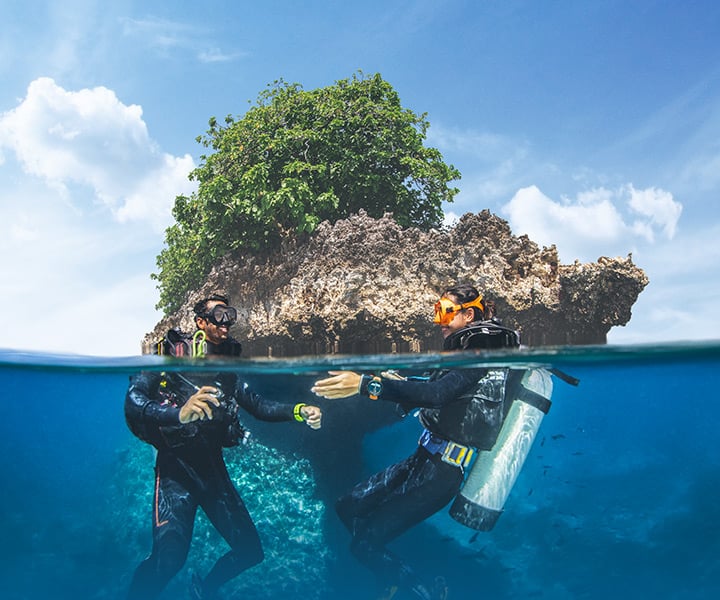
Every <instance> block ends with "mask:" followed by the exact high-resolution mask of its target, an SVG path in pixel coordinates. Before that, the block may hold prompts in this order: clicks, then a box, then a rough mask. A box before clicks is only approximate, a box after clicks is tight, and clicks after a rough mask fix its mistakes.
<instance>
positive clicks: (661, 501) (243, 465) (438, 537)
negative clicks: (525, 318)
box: [0, 342, 720, 600]
mask: <svg viewBox="0 0 720 600" xmlns="http://www.w3.org/2000/svg"><path fill="white" fill-rule="evenodd" d="M477 364H488V365H505V366H511V367H514V368H521V367H525V366H537V365H542V366H553V367H556V368H559V369H561V370H563V371H565V372H567V373H569V374H570V375H573V376H574V377H577V378H578V379H579V380H580V384H579V385H578V386H577V387H573V386H571V385H568V384H566V383H564V382H562V381H560V380H559V379H557V378H554V392H553V397H552V407H551V409H550V412H549V414H548V415H547V416H546V417H545V419H544V421H543V423H542V426H541V428H540V431H539V433H538V435H537V438H536V440H535V443H534V445H533V447H532V450H531V452H530V454H529V456H528V458H527V461H526V463H525V465H524V468H523V470H522V472H521V473H520V476H519V477H518V480H517V482H516V484H515V487H514V489H513V490H512V493H511V495H510V497H509V498H508V501H507V503H506V504H505V510H504V512H503V514H502V515H501V517H500V519H499V521H498V523H497V525H496V526H495V527H494V529H492V530H491V531H489V532H475V531H473V530H471V529H468V528H466V527H464V526H462V525H460V524H459V523H457V522H455V521H454V520H453V519H451V518H450V516H449V515H448V510H447V507H446V508H445V509H443V510H441V511H440V512H439V513H438V514H436V515H435V516H434V517H432V518H431V519H429V520H428V521H426V522H425V523H423V524H421V525H419V526H417V527H415V528H414V529H412V530H411V531H409V532H407V533H406V534H404V535H403V536H401V537H400V538H398V539H397V540H396V541H394V542H393V543H392V544H391V545H390V548H391V549H392V550H393V551H394V552H396V553H398V554H400V555H401V556H403V557H404V558H405V559H406V560H407V561H408V562H409V563H410V564H411V565H412V566H413V567H415V568H416V569H417V570H418V572H420V573H422V574H423V575H424V576H427V577H428V578H430V577H434V576H436V575H442V576H444V577H445V578H446V580H447V582H448V585H449V592H450V594H449V598H450V599H451V600H454V599H456V598H458V599H459V598H473V599H474V598H478V599H480V598H493V599H504V598H548V599H550V598H552V599H603V600H605V599H607V598H614V599H616V600H617V599H623V598H642V599H644V598H663V599H666V598H667V599H686V598H687V599H696V598H697V599H700V598H720V442H719V441H718V430H719V429H720V397H719V393H718V389H719V388H720V369H719V366H720V342H709V343H699V344H698V343H695V344H668V345H660V346H625V347H623V346H601V347H600V346H595V347H586V348H583V347H580V348H578V347H568V348H550V349H548V348H545V349H540V350H527V351H521V352H518V353H514V354H499V355H492V354H485V355H457V354H451V355H377V356H360V357H357V356H354V357H347V356H346V357H342V356H334V357H307V358H300V359H292V360H252V359H249V360H242V361H240V362H238V363H221V364H217V363H214V367H215V366H217V367H218V368H220V369H223V370H224V369H232V370H235V371H239V372H240V375H241V377H243V378H245V379H246V380H247V381H249V382H250V384H251V385H252V386H253V387H254V388H255V389H257V390H258V391H260V392H261V393H262V394H264V395H266V396H268V397H273V398H276V399H278V400H284V401H287V402H289V403H295V402H299V401H302V402H307V403H314V404H319V405H320V406H322V408H323V410H324V421H323V428H322V429H321V430H320V431H311V430H310V429H309V428H307V427H303V426H301V425H299V424H295V423H260V422H257V421H255V420H254V419H252V417H250V416H249V415H246V416H243V419H242V420H243V422H244V423H245V424H246V425H247V426H248V427H249V428H250V429H251V431H252V433H253V435H252V438H251V443H250V444H249V445H247V446H243V447H240V448H234V449H228V450H226V452H225V456H226V460H227V462H228V465H229V469H230V472H231V474H232V476H233V479H234V480H235V482H236V484H237V487H238V489H239V490H240V493H241V494H242V496H243V498H244V499H245V501H246V503H247V505H248V508H249V510H250V512H251V514H252V515H253V518H254V520H255V523H256V525H257V527H258V530H259V532H260V535H261V537H262V539H263V543H264V547H265V551H266V559H265V561H264V562H263V563H262V564H261V565H259V566H257V567H255V568H253V569H251V570H249V571H247V572H246V573H244V574H242V575H241V576H239V577H238V578H237V579H236V580H235V581H233V582H232V583H231V584H228V585H227V586H226V588H225V589H224V591H225V597H226V598H235V599H240V598H242V599H245V600H252V599H254V598H258V599H261V598H262V599H267V598H273V599H275V598H283V599H285V598H304V599H312V598H318V599H324V598H336V597H340V598H349V599H355V598H357V599H360V598H365V599H369V598H373V597H374V592H375V589H374V586H373V581H372V577H371V576H370V575H369V574H368V572H366V571H365V570H364V568H363V567H362V566H360V565H359V564H358V563H356V562H355V561H354V560H353V558H352V557H351V556H350V554H349V550H348V542H349V536H348V534H347V532H345V531H344V529H343V528H342V526H341V525H340V523H339V521H338V519H337V517H336V515H335V512H334V508H333V505H334V501H335V499H336V498H337V497H338V496H339V495H340V494H342V493H343V492H345V491H347V490H348V489H349V488H350V487H351V486H352V485H353V484H354V483H356V482H358V481H360V480H362V479H363V478H365V477H366V476H368V475H369V474H371V473H373V472H375V471H377V470H379V469H381V468H383V467H385V466H386V465H388V464H390V463H392V462H394V461H397V460H400V459H402V458H404V457H406V456H408V455H409V454H411V453H412V452H413V450H414V447H415V445H416V442H417V437H418V435H419V433H420V430H421V427H420V425H419V423H418V421H417V419H416V418H414V417H413V416H412V415H410V416H407V417H404V418H402V417H400V416H399V415H398V414H397V413H396V411H395V410H394V409H393V406H392V405H390V404H388V403H383V402H377V403H372V402H370V401H369V400H367V399H359V398H357V397H355V398H350V399H345V400H336V401H327V400H323V401H320V400H318V399H317V398H315V397H314V396H313V395H312V394H311V393H310V392H309V389H310V386H311V384H312V382H313V381H315V380H316V379H318V378H319V377H321V376H323V375H324V374H325V373H326V371H327V370H328V369H337V368H348V369H353V370H363V371H365V372H369V371H380V370H383V369H385V368H397V369H400V370H403V369H405V370H407V371H408V372H411V373H419V372H422V371H424V370H427V369H432V368H436V367H442V366H454V367H461V368H462V367H466V366H471V365H477ZM202 368H203V366H202V365H199V364H198V363H184V364H181V365H178V364H177V363H173V362H169V361H168V360H167V359H163V358H160V357H149V356H146V357H128V358H118V359H109V358H106V359H99V358H85V357H77V356H57V355H46V354H34V353H24V352H15V351H11V350H4V351H0V381H1V382H2V390H3V391H4V394H3V403H2V404H3V409H4V410H3V411H2V413H3V415H2V418H0V457H2V467H0V468H1V469H2V471H1V472H2V478H1V481H2V487H1V488H0V489H1V490H2V493H1V495H0V532H1V534H0V536H1V537H0V598H3V599H4V600H16V599H17V600H19V599H22V600H34V599H41V598H42V599H44V600H48V599H63V600H64V599H66V598H67V599H69V598H72V599H83V600H84V599H87V600H94V599H97V600H100V599H103V600H104V599H110V598H113V599H115V598H123V597H124V594H125V593H126V589H127V586H128V583H129V579H130V576H131V574H132V572H133V570H134V569H135V567H136V565H137V564H138V563H139V562H140V560H142V559H143V558H144V557H145V556H146V555H147V554H148V552H149V551H150V546H151V537H150V517H151V511H150V509H151V500H152V483H153V460H154V456H153V449H152V448H151V447H149V446H147V445H146V444H143V443H142V442H140V441H139V440H137V439H136V438H134V437H133V436H132V435H131V434H130V432H129V431H128V429H127V427H126V424H125V421H124V417H123V401H124V396H125V391H126V388H127V384H128V377H129V375H131V374H132V373H134V372H137V371H138V370H140V369H153V370H171V369H180V370H183V371H187V370H194V369H202ZM205 368H206V367H205ZM225 551H226V547H225V546H224V542H223V541H222V540H221V539H220V538H219V536H218V535H217V534H216V533H215V531H214V530H213V529H212V527H210V526H209V525H208V523H207V522H206V521H205V519H204V516H202V515H200V517H199V518H198V522H197V524H196V528H195V538H194V542H193V547H192V550H191V554H190V557H189V559H188V562H187V564H186V566H185V568H184V569H183V571H181V573H180V574H178V576H177V577H176V578H175V579H174V580H173V582H172V583H171V584H170V585H169V586H168V588H167V589H166V591H165V592H164V593H163V595H162V598H164V599H170V598H185V597H187V587H188V581H189V578H190V573H191V571H193V570H197V571H198V572H199V573H201V574H204V573H205V572H206V571H207V570H208V569H209V568H210V566H211V564H212V563H213V562H214V560H215V558H216V557H217V556H219V555H220V554H221V553H224V552H225ZM397 598H398V600H399V598H400V596H397Z"/></svg>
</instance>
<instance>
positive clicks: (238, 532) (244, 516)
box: [200, 465, 265, 597]
mask: <svg viewBox="0 0 720 600" xmlns="http://www.w3.org/2000/svg"><path fill="white" fill-rule="evenodd" d="M200 505H201V506H202V509H203V510H204V511H205V514H206V515H207V517H208V519H209V520H210V522H211V523H212V524H213V526H214V527H215V529H217V530H218V532H219V533H220V535H222V537H223V538H224V539H225V541H226V542H227V543H228V544H229V546H230V551H229V552H227V553H226V554H224V555H223V556H221V557H220V558H219V559H218V561H217V562H216V563H215V565H213V568H212V569H211V570H210V573H208V575H207V577H205V579H204V580H203V581H202V595H201V597H212V595H213V594H215V593H216V592H217V590H218V589H219V588H220V587H221V586H222V585H223V584H225V583H227V582H228V581H230V580H231V579H233V578H234V577H237V576H238V575H239V574H240V573H242V572H243V571H245V570H246V569H249V568H250V567H252V566H254V565H257V564H259V563H261V562H262V561H263V559H264V558H265V555H264V553H263V549H262V544H261V542H260V536H259V535H258V532H257V529H256V528H255V524H254V523H253V521H252V518H251V517H250V513H249V512H248V510H247V508H246V507H245V503H244V502H243V500H242V498H241V497H240V494H238V492H237V490H236V489H235V486H234V485H233V484H232V481H231V480H230V477H229V476H228V474H227V471H226V470H225V468H224V465H223V468H222V470H221V472H220V470H219V471H218V472H217V473H216V480H215V481H214V482H213V485H212V488H211V491H209V493H208V495H207V496H206V497H204V498H203V499H202V501H201V503H200Z"/></svg>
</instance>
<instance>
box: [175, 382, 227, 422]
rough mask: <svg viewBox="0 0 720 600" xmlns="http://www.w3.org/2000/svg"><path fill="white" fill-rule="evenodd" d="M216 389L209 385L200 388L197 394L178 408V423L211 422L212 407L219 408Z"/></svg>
mask: <svg viewBox="0 0 720 600" xmlns="http://www.w3.org/2000/svg"><path fill="white" fill-rule="evenodd" d="M217 393H218V390H217V388H214V387H213V386H211V385H204V386H202V387H201V388H200V389H199V390H198V391H197V392H195V393H194V394H193V395H192V396H190V397H189V398H188V401H187V402H186V403H185V404H183V405H182V407H181V408H180V422H181V423H183V424H184V423H192V422H193V421H203V420H205V419H208V420H211V419H212V418H213V417H212V406H210V405H211V404H214V405H215V406H220V400H218V399H217V396H216V394H217Z"/></svg>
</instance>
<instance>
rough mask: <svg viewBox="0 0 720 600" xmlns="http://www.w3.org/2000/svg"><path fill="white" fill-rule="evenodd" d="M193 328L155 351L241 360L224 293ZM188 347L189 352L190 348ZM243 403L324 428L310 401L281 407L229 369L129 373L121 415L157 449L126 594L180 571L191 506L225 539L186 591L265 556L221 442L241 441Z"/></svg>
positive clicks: (137, 594)
mask: <svg viewBox="0 0 720 600" xmlns="http://www.w3.org/2000/svg"><path fill="white" fill-rule="evenodd" d="M194 313H195V323H196V326H197V332H196V334H195V335H194V336H193V337H192V338H188V337H187V336H185V337H183V336H181V335H179V334H178V332H176V331H175V332H174V334H173V335H168V336H166V338H165V339H164V340H163V342H162V343H161V346H160V347H161V352H162V351H163V350H162V349H163V348H164V352H167V353H169V354H172V355H176V356H185V355H188V354H192V355H194V356H203V355H207V356H208V357H213V356H219V357H227V356H238V355H239V354H240V350H241V347H240V344H239V342H237V340H235V339H233V338H232V337H231V336H230V335H229V328H230V327H231V326H232V325H233V324H234V323H235V322H236V320H237V310H236V309H235V308H233V307H232V306H229V300H228V298H227V297H226V296H225V295H223V294H213V295H211V296H209V297H208V298H205V299H203V300H201V301H200V302H198V303H197V304H196V305H195V307H194ZM188 348H191V349H192V352H188ZM240 408H242V409H244V410H246V411H247V412H249V413H251V414H252V415H254V416H255V417H257V418H258V419H261V420H264V421H298V422H304V423H306V424H307V425H309V426H310V427H311V428H313V429H319V428H320V426H321V419H322V413H321V411H320V409H319V408H318V407H316V406H308V405H305V404H302V403H299V404H295V405H294V406H293V405H292V404H283V403H280V402H275V401H271V400H266V399H264V398H262V397H261V396H259V395H258V394H255V393H253V392H252V391H251V390H250V388H249V386H248V384H247V383H245V382H243V381H240V380H239V379H238V377H237V375H235V374H233V373H231V372H227V371H225V372H220V373H217V372H216V373H209V372H208V373H206V372H191V373H185V374H183V373H179V372H167V373H161V372H142V373H140V374H138V375H134V376H132V377H131V378H130V387H129V389H128V391H127V395H126V399H125V417H126V421H127V424H128V426H129V428H130V430H131V431H132V432H133V433H134V434H135V435H136V436H137V437H139V438H140V439H141V440H143V441H145V442H148V443H150V444H152V445H153V446H154V447H155V448H156V449H157V459H156V463H155V491H154V495H153V507H152V519H153V526H152V533H153V545H152V552H151V554H150V555H149V556H148V557H147V558H146V559H145V560H143V561H142V562H141V563H140V565H139V566H138V567H137V569H136V571H135V573H134V576H133V579H132V582H131V584H130V590H129V595H128V598H130V599H133V600H135V599H137V600H140V599H142V600H148V599H150V598H156V597H157V596H158V595H159V594H160V593H161V592H162V590H163V589H164V588H165V586H166V585H167V584H168V582H169V581H170V580H171V579H172V578H173V577H174V576H175V575H176V574H177V572H178V571H179V570H180V569H181V568H182V566H183V564H184V563H185V560H186V558H187V555H188V551H189V549H190V543H191V540H192V532H193V525H194V522H195V515H196V512H197V509H198V507H200V508H202V509H203V511H204V512H205V514H206V515H207V517H208V519H209V520H210V522H211V523H212V524H213V526H214V527H215V528H216V529H217V531H218V532H219V533H220V535H222V537H223V538H224V539H225V541H226V542H227V543H228V544H229V546H230V550H229V551H228V552H227V553H226V554H225V555H223V556H221V557H220V558H219V559H218V560H217V562H216V563H215V564H214V566H213V567H212V569H211V570H210V572H209V573H208V574H207V576H206V577H205V578H204V579H201V578H200V577H199V576H198V575H197V574H196V573H193V576H192V581H191V586H190V597H191V598H193V599H195V600H201V599H202V600H206V599H209V598H216V597H217V592H218V590H219V588H220V587H221V586H222V585H223V584H225V583H226V582H228V581H230V580H231V579H233V578H234V577H236V576H237V575H239V574H240V573H242V572H243V571H245V570H246V569H249V568H250V567H252V566H254V565H257V564H258V563H260V562H262V560H263V558H264V555H263V549H262V546H261V543H260V537H259V536H258V532H257V530H256V528H255V525H254V524H253V521H252V518H251V517H250V514H249V513H248V511H247V509H246V507H245V504H244V503H243V500H242V498H241V497H240V495H239V493H238V492H237V490H236V489H235V487H234V486H233V483H232V481H231V480H230V476H229V474H228V471H227V467H226V465H225V461H224V460H223V448H227V447H232V446H237V445H239V444H240V443H241V442H243V441H244V438H246V431H245V430H244V429H243V427H242V425H241V424H240V422H239V420H238V411H239V409H240Z"/></svg>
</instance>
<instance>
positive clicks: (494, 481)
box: [450, 369, 553, 531]
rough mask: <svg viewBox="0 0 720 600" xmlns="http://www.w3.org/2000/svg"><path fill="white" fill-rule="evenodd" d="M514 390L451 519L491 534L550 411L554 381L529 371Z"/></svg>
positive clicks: (547, 374)
mask: <svg viewBox="0 0 720 600" xmlns="http://www.w3.org/2000/svg"><path fill="white" fill-rule="evenodd" d="M516 389H517V391H516V392H513V391H512V390H508V391H509V392H510V393H509V397H506V398H505V402H507V403H509V406H510V408H509V410H508V413H507V415H506V416H505V420H504V422H503V425H502V427H501V429H500V432H499V433H498V437H497V440H496V442H495V444H494V446H493V447H492V448H491V449H490V450H480V451H478V453H477V458H476V460H475V464H474V465H473V466H472V469H471V470H470V473H469V475H468V477H467V479H466V480H465V484H464V485H463V487H462V489H461V490H460V493H459V494H458V495H457V496H456V497H455V501H454V502H453V504H452V506H451V507H450V516H451V517H452V518H453V519H455V520H456V521H458V522H459V523H462V524H463V525H465V526H467V527H470V528H472V529H477V530H479V531H490V530H491V529H492V528H493V527H494V526H495V523H496V522H497V520H498V518H499V517H500V515H501V514H502V511H503V506H504V505H505V501H506V500H507V497H508V496H509V494H510V490H512V487H513V485H514V484H515V480H516V479H517V476H518V474H519V473H520V470H521V469H522V467H523V464H524V463H525V459H526V458H527V456H528V453H529V452H530V448H531V446H532V444H533V441H534V440H535V435H536V434H537V432H538V429H539V428H540V423H542V420H543V418H544V417H545V415H546V414H547V412H548V411H549V410H550V404H551V403H550V396H551V395H552V389H553V382H552V379H551V377H550V372H549V371H547V370H545V369H528V370H526V371H525V372H524V373H523V376H522V380H521V381H520V385H519V386H517V388H516Z"/></svg>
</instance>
